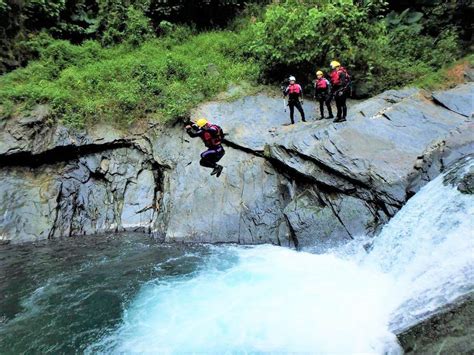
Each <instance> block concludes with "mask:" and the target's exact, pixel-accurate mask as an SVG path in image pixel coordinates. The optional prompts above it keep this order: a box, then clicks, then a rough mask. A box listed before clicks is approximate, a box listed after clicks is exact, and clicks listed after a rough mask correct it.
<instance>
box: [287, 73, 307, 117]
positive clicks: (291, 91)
mask: <svg viewBox="0 0 474 355" xmlns="http://www.w3.org/2000/svg"><path fill="white" fill-rule="evenodd" d="M283 95H284V96H285V97H286V96H288V106H289V107H290V119H291V124H295V119H294V112H295V107H296V109H297V110H298V111H299V112H300V115H301V120H302V121H303V122H306V119H305V117H304V111H303V107H302V106H301V104H302V103H303V89H302V88H301V86H300V84H296V79H295V77H294V76H290V85H288V86H287V87H286V89H285V90H284V91H283ZM300 100H301V101H300Z"/></svg>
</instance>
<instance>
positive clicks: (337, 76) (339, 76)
mask: <svg viewBox="0 0 474 355" xmlns="http://www.w3.org/2000/svg"><path fill="white" fill-rule="evenodd" d="M331 69H332V72H331V85H332V94H333V95H334V99H335V101H336V107H337V117H336V119H335V120H334V122H344V121H346V116H347V106H346V99H347V96H348V94H349V90H350V87H349V85H350V84H351V77H350V75H349V73H348V72H347V70H346V69H345V68H344V67H342V66H341V63H339V62H338V61H336V60H333V61H332V62H331Z"/></svg>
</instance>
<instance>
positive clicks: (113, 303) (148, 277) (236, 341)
mask: <svg viewBox="0 0 474 355" xmlns="http://www.w3.org/2000/svg"><path fill="white" fill-rule="evenodd" d="M471 165H472V164H471ZM473 215H474V205H473V197H472V196H470V195H462V194H461V193H459V192H458V191H457V190H456V189H455V188H453V187H451V186H445V185H444V184H443V177H442V176H441V177H439V178H437V179H435V180H434V181H432V182H431V183H429V184H428V185H427V186H425V187H424V188H423V189H422V190H421V191H420V192H419V193H418V194H416V195H415V196H414V197H413V198H412V199H411V200H410V201H409V202H408V203H407V205H406V206H405V207H403V209H402V210H401V211H400V212H399V213H398V214H397V215H396V216H395V217H394V218H393V219H392V220H391V221H390V223H389V224H388V225H387V226H385V227H384V229H383V231H382V233H381V234H380V235H379V236H378V237H377V238H376V240H375V242H374V243H373V245H372V247H371V250H370V251H369V252H367V251H366V250H365V249H364V247H363V246H364V245H366V243H367V241H368V240H369V239H368V238H366V237H364V236H360V237H358V238H356V240H355V241H354V242H352V243H350V244H348V245H346V246H344V247H343V248H338V249H335V250H333V251H331V252H327V253H326V254H322V255H321V254H313V253H311V251H310V250H308V251H304V252H302V251H300V252H297V251H294V250H290V249H286V248H280V247H276V246H270V245H264V246H254V247H244V246H234V245H220V246H211V245H195V246H183V245H164V244H159V243H157V242H155V241H154V240H153V239H151V238H149V237H147V236H144V235H139V234H122V235H114V236H94V237H80V238H68V239H63V240H59V241H53V242H40V243H34V244H25V245H19V246H3V247H1V248H0V272H1V273H0V295H1V296H0V353H2V354H7V353H12V354H17V353H21V352H41V353H44V352H53V353H71V352H81V353H82V352H85V353H150V352H151V353H156V352H165V353H177V352H204V353H209V352H214V353H222V352H229V353H234V352H239V353H247V352H278V353H282V352H290V351H291V352H313V353H315V352H316V353H344V354H348V353H374V354H382V353H385V352H388V353H398V352H399V351H400V349H399V348H398V345H397V343H396V338H395V335H394V334H393V331H394V330H396V329H402V328H404V327H407V326H409V325H411V324H413V323H415V322H417V321H418V320H420V319H423V318H424V317H426V316H427V315H429V314H430V313H431V312H433V311H434V310H436V309H437V308H438V307H440V306H442V305H444V304H446V303H449V302H452V301H453V300H455V299H456V298H457V297H459V296H461V295H463V294H466V293H469V292H472V291H473V289H474V288H473V286H474V261H473V257H472V255H474V243H473V235H472V230H473V227H474V226H473V222H472V218H471V217H472V216H473Z"/></svg>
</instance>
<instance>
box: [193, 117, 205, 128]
mask: <svg viewBox="0 0 474 355" xmlns="http://www.w3.org/2000/svg"><path fill="white" fill-rule="evenodd" d="M206 124H207V120H206V119H205V118H200V119H198V120H197V121H196V125H197V126H198V127H199V128H202V127H204V126H205V125H206Z"/></svg>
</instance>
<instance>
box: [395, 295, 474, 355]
mask: <svg viewBox="0 0 474 355" xmlns="http://www.w3.org/2000/svg"><path fill="white" fill-rule="evenodd" d="M397 337H398V340H399V342H400V344H401V346H402V348H403V350H404V351H405V353H406V354H440V353H441V354H472V353H473V352H474V296H473V295H472V293H471V294H469V295H468V296H466V297H463V298H462V299H460V300H458V301H457V302H455V303H454V304H452V305H450V306H448V307H446V308H445V309H442V310H440V311H439V312H438V313H437V314H436V315H434V316H432V317H430V318H429V319H427V320H425V321H423V322H421V323H419V324H417V325H415V326H413V327H411V328H410V329H407V330H405V331H403V332H401V333H400V334H398V335H397Z"/></svg>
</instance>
